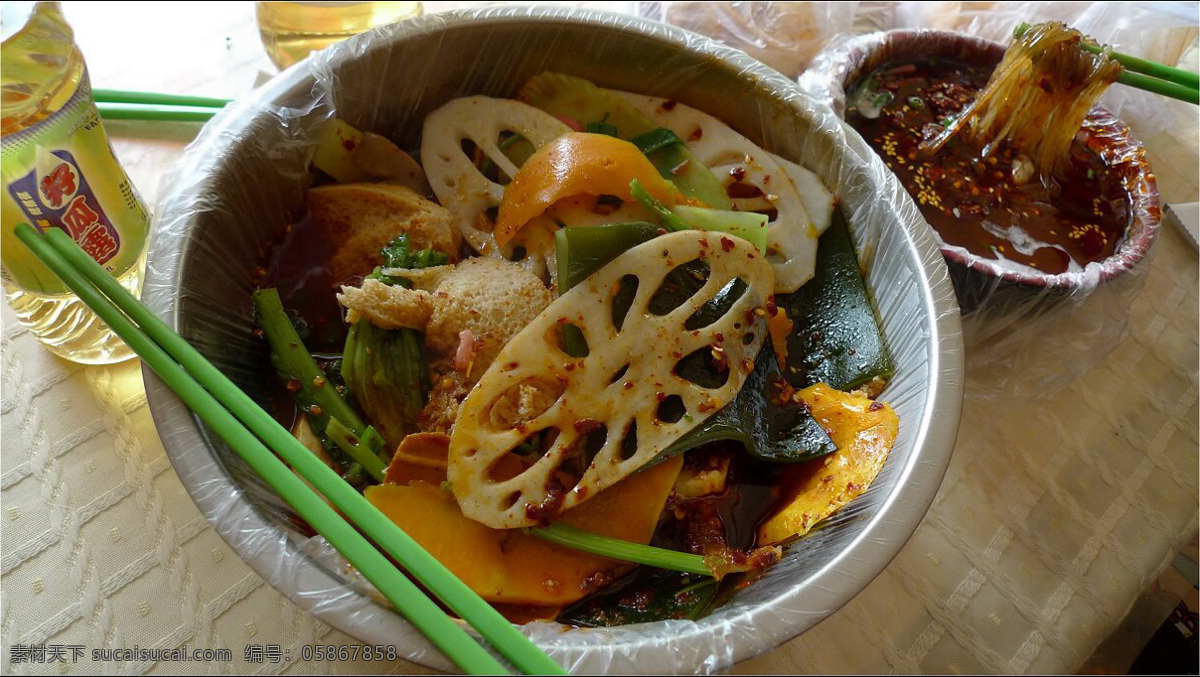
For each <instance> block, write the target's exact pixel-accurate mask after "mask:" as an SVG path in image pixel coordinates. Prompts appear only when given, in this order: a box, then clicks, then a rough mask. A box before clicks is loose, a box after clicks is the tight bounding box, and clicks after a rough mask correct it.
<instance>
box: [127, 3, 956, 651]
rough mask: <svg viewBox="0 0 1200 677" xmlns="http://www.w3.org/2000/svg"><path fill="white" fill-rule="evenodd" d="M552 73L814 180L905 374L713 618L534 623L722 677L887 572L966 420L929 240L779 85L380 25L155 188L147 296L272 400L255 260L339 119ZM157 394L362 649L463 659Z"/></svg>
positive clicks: (373, 126)
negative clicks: (669, 109)
mask: <svg viewBox="0 0 1200 677" xmlns="http://www.w3.org/2000/svg"><path fill="white" fill-rule="evenodd" d="M547 69H554V70H559V71H564V72H568V73H571V74H574V75H578V76H581V77H585V78H588V79H590V80H592V81H594V82H596V83H597V84H600V85H601V86H606V87H613V88H617V89H625V90H632V91H640V92H644V93H647V94H655V95H658V96H663V97H670V98H673V99H675V100H678V101H681V102H683V103H685V104H688V105H691V106H694V107H697V108H700V109H702V110H705V111H706V112H709V113H711V114H713V115H716V116H717V117H719V118H721V119H722V120H724V121H726V122H727V123H728V124H730V125H732V126H733V127H735V128H736V129H738V131H740V132H742V133H743V134H746V135H747V136H749V137H750V138H751V139H753V140H754V141H756V142H757V143H759V144H761V145H763V146H764V147H765V148H766V149H768V150H770V151H772V152H775V153H777V154H779V155H781V156H783V157H785V158H788V159H791V160H793V161H797V162H799V163H801V164H803V165H805V166H807V167H809V168H810V169H812V170H813V171H814V172H816V173H817V174H818V176H820V177H821V179H822V181H823V182H824V183H826V185H828V186H830V187H831V188H832V189H833V190H834V191H835V192H836V193H837V195H838V197H839V199H840V203H841V206H842V209H843V210H844V212H845V214H846V216H847V218H848V221H849V223H850V225H851V230H852V231H853V235H854V239H855V242H856V245H857V246H858V249H859V252H860V260H861V262H862V264H863V265H864V267H865V268H866V271H867V276H866V279H867V284H868V286H869V287H871V288H872V289H873V290H874V293H875V299H876V302H877V307H878V310H879V313H880V317H881V321H882V326H883V332H884V335H885V337H886V339H887V342H888V347H889V349H890V350H891V352H892V357H893V361H894V362H895V365H896V373H895V377H894V378H893V380H892V381H891V383H890V385H889V386H888V388H887V389H886V390H885V391H884V393H883V394H882V396H881V397H882V399H884V400H886V401H888V402H890V403H892V405H893V406H894V408H895V410H896V412H897V414H898V415H899V417H900V421H901V424H900V432H899V437H898V438H897V441H896V444H895V446H894V448H893V449H892V451H891V454H890V456H889V458H888V460H887V462H886V464H885V465H884V467H883V470H882V471H881V473H880V475H879V476H878V477H877V478H876V480H875V481H874V483H873V484H872V485H871V486H870V488H869V489H868V490H867V491H866V492H865V493H864V494H863V495H861V496H859V497H858V498H857V499H856V500H855V501H854V502H853V503H852V504H851V505H849V506H847V507H846V508H844V509H843V510H842V511H841V512H839V513H838V514H837V515H836V516H834V517H833V518H831V519H830V520H828V521H827V522H826V523H825V524H824V525H823V528H821V529H819V530H818V531H816V532H814V533H813V534H811V535H810V536H809V537H808V538H806V539H804V540H802V541H800V542H798V543H796V544H795V545H792V546H790V547H789V548H788V549H787V550H786V552H785V556H784V559H783V561H782V562H780V563H779V564H778V565H776V566H774V567H772V568H771V569H769V570H768V571H766V572H765V573H764V575H763V576H762V577H761V578H760V579H758V580H756V581H755V582H754V583H753V584H752V585H749V586H747V587H745V588H744V589H740V590H737V591H736V593H735V594H733V595H732V596H731V598H730V599H729V600H728V601H727V602H726V603H724V604H723V605H722V606H721V607H720V608H719V609H717V610H716V611H714V612H713V613H712V614H710V615H709V616H707V617H705V618H702V619H700V620H698V621H669V622H667V621H664V622H657V623H649V624H644V625H638V626H627V627H616V628H601V629H590V630H579V629H567V628H564V627H563V626H560V625H558V624H555V623H547V622H535V623H530V624H527V625H526V626H524V631H525V632H526V633H527V634H528V635H530V636H531V637H533V638H534V639H535V640H536V641H537V642H538V643H539V644H540V645H541V646H542V647H543V648H545V649H546V650H547V651H548V652H549V654H550V655H551V657H553V658H555V659H556V660H558V661H559V662H560V663H561V664H563V665H565V666H567V667H569V668H570V669H572V670H574V671H577V672H583V673H628V672H643V671H644V672H695V671H704V672H712V671H717V670H721V669H723V668H726V667H728V666H730V665H732V664H733V663H734V662H736V661H738V660H742V659H745V658H749V657H752V656H754V655H757V654H759V653H762V652H765V651H767V650H769V649H771V648H773V647H775V646H777V645H778V644H780V643H782V642H783V641H785V640H787V639H789V638H791V637H794V636H795V635H797V634H799V633H800V632H803V631H804V630H805V629H807V628H809V627H811V626H812V625H814V624H816V623H817V622H819V621H820V620H821V619H822V618H824V617H825V616H827V615H828V614H830V613H832V612H833V611H834V610H835V609H837V608H838V607H840V606H841V605H842V604H844V603H846V602H847V601H849V600H850V599H851V598H852V597H853V596H854V595H856V594H857V593H858V592H859V591H860V590H862V589H863V587H865V586H866V584H867V583H868V582H869V581H870V580H871V579H872V578H874V577H875V576H876V575H877V574H878V573H879V572H880V571H882V569H883V567H884V566H885V565H886V564H887V563H888V562H889V561H890V560H891V558H892V557H893V556H894V555H895V554H896V553H897V552H898V551H899V549H900V547H901V546H902V545H903V544H904V542H905V541H906V540H907V538H908V537H909V536H910V535H911V534H912V532H913V530H914V529H915V528H916V526H917V524H918V522H919V521H920V519H921V517H922V516H923V515H924V513H925V511H926V510H927V509H928V506H929V505H930V503H931V501H932V500H933V497H934V494H935V492H936V490H937V488H938V486H939V485H940V482H941V478H942V475H943V473H944V472H945V469H946V466H947V464H948V462H949V457H950V452H951V450H952V448H953V443H954V439H955V436H956V433H957V427H958V416H959V412H960V408H961V393H962V381H961V377H962V374H961V359H962V353H961V340H960V332H959V324H958V310H957V305H956V304H955V301H954V296H953V291H952V288H951V285H950V281H949V279H948V278H947V276H946V270H945V266H944V264H943V263H942V258H941V254H940V253H939V252H938V250H937V247H936V243H935V241H934V239H933V236H932V233H931V232H930V230H929V228H928V227H927V226H926V225H925V224H924V222H923V221H922V220H921V217H920V214H919V213H918V212H917V211H916V209H915V207H914V206H913V204H912V202H911V201H910V200H908V199H907V198H906V197H904V193H903V188H902V187H901V186H900V185H899V184H898V183H897V182H896V180H895V178H894V177H893V176H892V175H891V173H890V172H888V171H886V169H885V168H884V166H883V164H882V163H881V162H880V161H879V160H878V159H877V158H876V157H875V156H874V154H873V153H872V152H871V151H870V149H869V148H868V147H867V146H866V145H865V144H864V143H863V142H862V140H861V139H860V138H858V137H857V136H856V135H854V134H850V133H848V132H847V130H846V129H845V128H844V127H843V125H841V124H840V122H839V121H838V119H837V118H836V116H835V115H834V114H833V113H832V112H831V111H830V110H829V109H828V108H826V107H824V106H821V105H818V104H815V103H814V102H813V101H812V100H811V99H809V98H808V97H807V96H805V95H804V94H803V93H801V92H799V91H798V90H797V89H796V87H795V86H794V82H792V81H790V80H789V79H788V78H785V77H784V76H782V75H780V74H778V73H776V72H774V71H772V70H770V69H769V68H766V67H764V66H762V65H761V64H758V63H757V62H755V61H753V60H752V59H750V58H748V57H746V56H745V55H744V54H741V53H739V52H736V51H735V50H731V49H729V48H726V47H722V46H720V45H718V44H716V43H714V42H712V41H711V40H708V39H704V38H700V37H698V36H696V35H694V34H691V33H687V32H685V31H681V30H678V29H674V28H670V27H667V26H664V25H662V24H657V23H653V22H649V21H645V20H642V19H631V18H628V17H624V16H620V15H617V14H613V13H608V12H591V11H574V10H566V9H561V8H488V9H480V10H472V11H467V12H461V13H450V14H440V15H431V16H426V17H421V18H418V19H415V20H412V21H407V22H404V23H401V24H397V25H394V26H387V27H382V28H379V29H376V30H374V31H371V32H369V33H367V34H364V35H362V36H359V37H357V38H353V39H351V40H349V41H347V42H345V43H342V44H340V45H337V46H335V47H333V48H331V49H330V50H327V51H325V52H322V53H319V54H317V55H314V56H313V57H312V58H311V59H309V60H307V61H305V62H302V63H301V64H299V65H297V66H296V67H293V68H292V69H291V70H289V71H287V72H286V73H284V74H282V75H281V76H279V77H278V78H276V79H275V80H273V81H272V82H271V83H269V84H267V85H266V86H265V87H264V88H263V89H262V90H260V91H259V92H257V93H255V94H254V95H253V96H251V97H250V98H247V99H245V100H242V101H239V102H237V103H236V104H234V105H232V106H231V107H229V108H228V109H226V110H224V111H222V112H221V113H220V114H219V115H218V116H217V117H216V118H215V119H214V120H213V121H212V122H211V123H209V124H208V125H207V126H206V127H205V128H204V130H203V132H202V134H201V135H200V137H199V138H198V139H197V140H196V142H195V143H194V144H193V146H192V147H190V148H189V149H188V151H187V153H186V155H185V157H184V158H183V159H182V161H181V162H180V163H179V165H178V169H177V171H176V173H175V174H174V176H172V177H170V178H169V179H168V180H167V181H166V182H165V185H169V186H171V191H170V192H169V193H167V194H166V195H164V196H163V198H162V199H161V201H160V204H159V205H158V209H157V212H156V214H157V218H156V221H155V228H154V235H153V238H152V242H151V248H150V254H149V261H148V265H147V267H148V270H147V280H146V284H145V287H144V292H143V298H144V299H145V301H146V303H147V304H148V305H149V306H150V307H151V308H152V309H154V310H155V311H156V312H157V313H158V314H159V315H160V316H162V317H164V318H165V319H166V320H167V322H168V323H169V324H171V325H172V326H174V327H175V328H176V330H177V331H179V333H180V334H182V335H183V336H184V337H185V338H186V339H188V340H189V341H190V342H191V343H192V344H193V345H195V346H196V347H197V348H198V349H199V350H200V351H201V352H202V353H204V354H205V355H206V356H207V357H208V358H209V359H210V360H212V361H213V362H214V364H216V365H217V366H218V368H220V369H221V370H222V371H223V372H225V373H226V374H228V375H229V376H230V378H231V379H233V380H234V381H235V382H236V383H237V384H238V385H239V386H240V387H242V388H243V389H244V390H246V392H247V393H249V394H250V395H251V396H252V397H254V398H255V399H257V400H258V401H260V402H268V401H270V397H271V390H270V387H269V384H270V383H271V381H272V378H271V374H270V372H271V366H270V364H269V362H268V360H267V359H266V355H265V347H264V346H263V345H261V343H257V342H255V341H254V339H253V337H252V328H253V318H252V305H251V301H250V293H251V292H252V290H253V289H254V286H255V268H256V267H257V266H260V265H262V262H263V260H264V258H265V257H266V255H267V252H268V251H269V249H270V247H271V246H274V245H276V244H277V243H278V242H279V241H280V238H281V237H282V236H283V233H284V232H285V230H286V227H287V225H288V224H290V223H293V222H295V221H296V220H297V219H298V218H300V217H301V215H302V214H303V211H304V189H305V187H306V186H307V185H308V184H309V182H310V181H311V173H310V169H309V161H310V158H311V156H312V153H313V150H314V149H315V147H316V146H317V145H318V143H319V142H320V140H321V139H322V138H323V133H324V131H325V130H326V129H327V128H328V125H329V124H330V123H331V121H332V120H333V119H334V118H335V117H339V118H343V119H345V120H346V121H348V122H349V123H351V124H353V125H354V126H356V127H358V128H359V129H363V130H371V131H374V132H377V133H380V134H383V135H385V136H388V137H390V138H392V139H394V140H395V141H397V142H398V143H399V144H400V145H401V146H402V147H406V148H416V147H418V146H419V144H418V143H417V140H418V137H419V134H420V132H421V128H422V121H423V120H424V118H425V116H426V115H427V114H428V113H429V112H430V111H432V110H434V109H435V108H436V107H438V106H440V105H442V104H443V103H445V102H446V101H448V100H450V99H452V98H455V97H458V96H464V95H474V94H486V95H491V96H504V97H510V96H513V95H514V94H515V93H516V91H517V88H518V87H519V86H520V85H521V84H522V83H523V82H525V80H526V79H527V78H529V77H531V76H533V75H535V74H537V73H539V72H542V71H543V70H547ZM147 392H148V399H149V401H150V404H151V407H152V411H153V415H154V417H155V421H156V423H157V426H158V429H159V431H160V434H161V436H162V438H163V442H164V446H165V447H166V449H167V453H168V455H169V456H170V458H171V461H172V463H173V465H174V466H175V469H176V471H177V472H178V474H179V476H180V478H181V480H182V481H183V483H184V485H185V486H186V487H187V488H188V490H189V492H190V493H191V495H192V497H193V499H194V500H195V501H196V503H197V505H198V506H199V507H200V509H201V510H202V511H203V512H204V513H205V515H206V516H207V517H208V519H209V520H210V521H211V522H212V523H213V524H214V526H215V528H216V529H217V531H218V532H219V533H220V534H221V535H222V537H224V538H225V539H226V540H227V541H228V542H229V543H230V545H231V546H232V547H233V549H234V550H235V551H236V552H238V554H239V555H240V556H241V557H243V558H244V559H245V560H246V561H247V562H248V563H249V564H250V565H251V566H252V567H253V568H254V569H255V570H256V571H258V572H259V573H260V574H261V575H262V576H263V577H264V578H265V579H266V580H267V581H268V582H270V583H271V584H272V585H274V586H275V587H277V588H279V589H280V590H281V591H283V592H284V593H285V594H286V595H287V596H288V597H289V598H290V599H292V600H293V601H294V602H295V603H297V604H298V605H299V606H300V607H301V608H303V609H306V610H308V611H310V612H311V613H313V614H314V615H316V616H317V617H319V618H320V619H321V620H322V621H324V622H327V623H329V624H331V625H334V626H336V627H338V628H339V629H341V630H343V631H345V632H347V633H349V634H351V635H353V636H355V637H358V638H359V639H361V640H362V641H363V642H364V643H366V644H372V645H374V644H386V645H395V646H397V648H398V650H399V653H400V655H401V656H402V657H405V658H407V659H409V660H414V661H417V662H420V663H423V664H425V665H429V666H432V667H437V668H442V669H449V668H450V667H451V666H450V664H449V663H448V662H447V661H446V659H445V658H444V657H443V656H441V655H440V654H439V653H438V652H437V651H436V650H435V649H434V648H433V647H432V645H430V644H429V642H427V641H426V640H425V639H424V638H423V637H421V636H420V635H419V633H417V632H416V631H415V630H413V628H412V627H411V626H410V625H409V624H408V623H407V622H405V621H404V620H403V618H402V617H401V616H400V615H399V614H397V613H395V612H394V611H393V610H391V609H389V608H388V607H387V606H386V605H383V604H380V603H378V602H377V601H376V599H375V598H374V597H373V595H372V594H371V593H370V587H369V585H367V584H366V583H365V582H363V581H361V580H360V579H359V578H358V576H357V575H355V574H354V572H352V571H351V570H349V568H348V567H347V565H346V563H345V562H344V560H342V559H341V558H340V556H338V555H337V554H336V553H334V552H332V551H331V550H330V549H329V548H328V546H326V545H325V544H324V542H323V539H320V538H319V537H315V536H314V535H313V534H312V532H311V531H310V530H308V529H307V527H306V526H305V525H304V524H302V523H300V522H299V521H298V520H297V519H296V518H295V517H294V515H292V513H291V511H290V510H289V509H288V508H287V506H286V505H284V504H283V503H282V502H281V501H280V500H279V499H278V498H277V497H276V496H275V495H274V494H273V493H272V492H271V491H270V489H269V488H268V487H267V486H266V485H265V484H264V483H263V482H262V481H261V480H260V479H258V478H257V477H256V476H255V475H254V473H253V472H252V471H251V470H250V469H249V467H248V466H247V465H246V464H245V463H244V462H243V461H242V460H241V459H240V458H239V457H237V456H236V455H234V454H233V453H232V452H231V451H230V450H229V449H228V448H226V447H225V445H223V444H221V443H220V442H219V440H217V439H216V437H215V436H213V435H212V434H211V432H210V431H208V430H207V429H205V428H204V427H202V426H200V425H199V424H198V423H197V422H196V421H195V419H194V418H193V417H192V415H191V414H190V413H189V412H188V411H187V410H186V409H185V408H183V407H182V406H181V405H180V403H179V401H178V400H177V399H176V398H175V397H174V396H173V395H172V394H171V393H170V392H169V391H168V390H167V388H166V387H165V386H164V385H163V384H162V383H161V382H160V381H158V380H157V379H156V378H154V377H153V376H152V375H148V377H147Z"/></svg>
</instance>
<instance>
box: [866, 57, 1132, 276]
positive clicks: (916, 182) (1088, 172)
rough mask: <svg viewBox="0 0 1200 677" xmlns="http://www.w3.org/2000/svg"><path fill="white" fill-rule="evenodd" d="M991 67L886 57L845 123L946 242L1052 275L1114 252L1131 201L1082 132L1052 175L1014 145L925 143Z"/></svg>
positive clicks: (976, 88) (982, 82) (970, 97)
mask: <svg viewBox="0 0 1200 677" xmlns="http://www.w3.org/2000/svg"><path fill="white" fill-rule="evenodd" d="M990 73H991V68H990V67H980V66H973V65H968V64H962V63H956V62H953V61H946V60H933V59H930V60H924V61H911V62H906V63H889V64H885V65H883V66H881V67H880V68H878V69H876V70H875V71H874V72H872V73H871V74H870V75H869V76H867V77H866V78H863V79H862V80H861V81H860V82H859V83H858V84H857V85H856V86H855V87H854V88H853V89H852V90H851V94H850V97H849V99H848V101H847V109H846V121H847V122H849V123H850V125H851V126H853V127H854V128H855V129H856V130H858V132H859V133H860V134H862V136H863V138H864V139H866V141H867V142H868V143H869V144H870V145H871V147H872V148H874V149H875V151H876V152H877V153H878V154H879V155H880V157H881V158H883V160H884V162H885V163H886V164H887V166H888V168H889V169H891V170H892V172H894V173H895V174H896V176H897V177H898V178H899V179H900V181H901V183H903V185H904V187H905V189H906V190H908V192H909V194H910V195H911V196H912V197H913V200H914V201H915V202H916V203H917V206H918V207H919V208H920V210H921V213H922V214H923V215H924V217H925V219H926V220H927V221H928V222H929V223H930V225H932V226H933V227H934V229H935V230H937V232H938V235H939V236H940V237H941V238H942V240H943V241H944V242H945V243H946V244H949V245H953V246H958V247H962V248H964V249H966V250H967V251H969V252H970V253H972V254H974V255H975V256H978V257H980V258H985V259H993V260H1003V261H1010V262H1013V263H1017V264H1021V265H1024V266H1028V267H1030V268H1034V269H1036V270H1038V271H1041V272H1043V273H1047V274H1059V273H1064V272H1068V271H1077V270H1080V269H1081V268H1082V267H1084V266H1086V265H1087V264H1088V263H1092V262H1097V261H1101V260H1103V259H1105V258H1107V257H1109V256H1111V255H1112V254H1113V252H1114V251H1115V250H1116V248H1117V246H1118V245H1119V244H1120V243H1121V241H1122V239H1123V238H1124V236H1125V232H1126V229H1127V228H1128V226H1129V224H1130V222H1131V218H1132V202H1131V199H1130V197H1129V193H1128V190H1127V188H1126V187H1125V185H1124V182H1123V180H1122V178H1121V176H1120V174H1119V173H1118V172H1114V171H1109V170H1110V167H1109V166H1108V165H1107V164H1106V163H1105V162H1104V160H1103V159H1102V158H1101V157H1100V156H1099V155H1097V154H1096V153H1095V152H1094V151H1093V150H1091V149H1089V148H1088V147H1087V146H1085V145H1084V144H1083V143H1081V142H1080V141H1079V139H1078V138H1077V139H1076V141H1075V143H1074V144H1072V147H1071V158H1070V162H1069V163H1067V167H1066V170H1065V172H1064V174H1063V176H1061V177H1053V178H1052V179H1049V180H1044V178H1043V177H1040V176H1037V175H1036V172H1035V170H1034V169H1033V165H1032V164H1030V163H1028V161H1026V160H1024V159H1022V158H1019V157H1016V156H1015V154H1014V153H1013V151H1012V149H1010V148H1008V147H1006V146H1001V147H1000V148H999V149H998V150H997V151H996V152H994V153H993V154H992V155H991V156H990V157H988V158H987V159H986V160H981V159H980V157H979V156H980V153H979V150H978V148H976V147H974V146H972V145H970V144H969V142H967V141H965V140H964V139H963V138H955V139H953V140H951V141H950V142H949V143H947V144H946V145H945V146H944V147H943V148H942V149H941V150H939V151H938V152H937V153H936V154H931V153H929V152H928V151H924V150H922V149H921V147H920V146H921V143H922V141H923V140H924V139H925V138H927V137H931V136H932V135H933V133H934V132H936V131H938V130H940V129H941V128H942V126H943V125H944V124H946V122H947V121H948V120H950V119H952V118H953V117H954V116H956V115H958V113H959V112H960V111H961V110H962V109H963V108H965V107H966V106H967V105H968V104H969V103H970V102H971V101H972V100H973V99H974V97H975V95H976V94H977V93H978V92H979V91H980V90H981V89H982V88H983V87H984V86H985V85H986V84H987V80H988V77H989V75H990Z"/></svg>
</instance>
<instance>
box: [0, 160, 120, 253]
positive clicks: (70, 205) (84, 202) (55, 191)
mask: <svg viewBox="0 0 1200 677" xmlns="http://www.w3.org/2000/svg"><path fill="white" fill-rule="evenodd" d="M8 192H9V193H10V194H11V195H12V197H13V199H14V200H16V202H17V204H18V205H19V206H20V207H21V211H22V212H24V213H25V215H26V216H27V217H28V218H29V222H30V223H32V224H33V225H35V226H37V228H38V229H39V230H41V231H43V232H45V231H46V230H47V229H48V228H53V227H58V228H62V229H63V230H65V231H66V232H67V234H68V235H70V236H71V239H72V240H75V241H76V242H78V243H79V245H80V246H81V247H83V250H84V251H86V252H87V253H88V255H89V256H91V257H92V258H93V259H95V260H96V262H97V263H100V264H105V263H108V262H109V261H110V260H112V258H113V257H114V256H116V255H117V252H118V251H119V250H120V248H121V234H120V233H118V232H117V228H116V226H114V225H113V224H112V222H111V221H109V220H108V216H107V215H106V214H105V213H104V208H103V207H101V206H100V201H99V200H97V199H96V194H95V193H94V192H92V188H91V186H90V185H89V184H88V180H87V178H86V177H85V176H84V175H83V174H82V173H81V172H80V171H79V166H78V165H77V164H76V163H75V158H74V156H72V155H71V154H70V153H69V152H67V151H65V150H56V151H48V150H46V149H45V148H40V147H39V148H38V149H37V162H36V167H35V168H34V169H33V170H31V171H30V172H29V173H28V174H26V175H25V176H23V177H21V178H19V179H17V180H16V181H14V182H13V183H11V184H9V186H8Z"/></svg>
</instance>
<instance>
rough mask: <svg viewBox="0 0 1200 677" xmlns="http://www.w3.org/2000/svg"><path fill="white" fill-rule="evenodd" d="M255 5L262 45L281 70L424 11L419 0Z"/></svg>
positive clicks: (262, 3)
mask: <svg viewBox="0 0 1200 677" xmlns="http://www.w3.org/2000/svg"><path fill="white" fill-rule="evenodd" d="M256 6H257V10H258V31H259V33H260V34H261V36H262V42H263V47H264V48H265V49H266V50H267V56H269V57H271V61H272V62H273V63H274V64H275V65H276V66H278V67H279V69H280V70H282V69H284V68H287V67H288V66H291V65H292V64H294V63H296V62H297V61H300V60H301V59H303V58H304V57H306V56H308V55H309V54H310V53H311V52H314V51H316V50H319V49H325V48H326V47H328V46H330V45H332V44H333V43H335V42H341V41H342V40H345V39H346V38H349V37H351V36H354V35H358V34H359V33H362V32H363V31H366V30H369V29H371V28H374V27H375V26H382V25H383V24H387V23H392V22H395V21H401V20H403V19H411V18H412V17H414V16H419V15H420V14H421V13H422V12H423V11H424V5H423V4H422V3H420V2H259V3H256Z"/></svg>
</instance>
